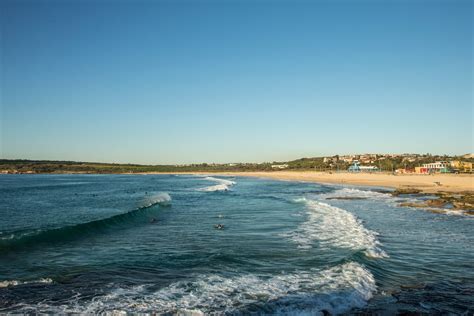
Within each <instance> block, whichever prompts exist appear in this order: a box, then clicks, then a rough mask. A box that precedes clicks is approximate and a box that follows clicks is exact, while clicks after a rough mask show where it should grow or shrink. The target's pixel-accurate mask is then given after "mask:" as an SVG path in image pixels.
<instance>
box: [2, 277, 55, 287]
mask: <svg viewBox="0 0 474 316" xmlns="http://www.w3.org/2000/svg"><path fill="white" fill-rule="evenodd" d="M51 283H53V280H51V279H50V278H44V279H39V280H32V281H17V280H11V281H8V280H6V281H0V288H5V287H11V286H17V285H22V284H51Z"/></svg>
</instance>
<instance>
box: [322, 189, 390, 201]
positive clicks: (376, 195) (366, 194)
mask: <svg viewBox="0 0 474 316" xmlns="http://www.w3.org/2000/svg"><path fill="white" fill-rule="evenodd" d="M319 197H320V198H323V199H328V198H329V199H331V198H363V199H372V200H386V199H392V198H393V196H392V195H391V194H389V193H381V192H375V191H370V190H359V189H355V188H342V189H339V190H335V191H333V192H329V193H324V194H320V195H319Z"/></svg>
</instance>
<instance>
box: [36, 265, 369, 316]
mask: <svg viewBox="0 0 474 316" xmlns="http://www.w3.org/2000/svg"><path fill="white" fill-rule="evenodd" d="M375 291H376V285H375V279H374V277H373V275H372V274H371V273H370V272H369V271H368V270H367V269H366V268H365V267H363V266H362V265H360V264H358V263H355V262H349V263H346V264H343V265H339V266H336V267H333V268H330V269H326V270H311V271H307V272H295V273H291V274H282V275H278V276H274V277H271V278H265V277H261V276H257V275H253V274H248V275H241V276H236V277H232V278H226V277H223V276H220V275H216V274H214V275H198V276H197V277H196V278H195V279H194V281H180V282H175V283H172V284H170V285H169V286H167V287H165V288H162V289H160V290H158V291H152V290H150V288H149V287H147V286H145V285H140V286H135V287H132V288H119V289H115V290H113V291H112V292H111V293H109V294H107V295H105V296H102V297H97V298H94V300H93V301H91V302H90V303H89V304H84V303H83V302H82V303H81V304H75V302H70V305H69V306H64V305H63V306H49V307H46V306H44V305H42V306H41V310H40V312H53V313H58V312H59V313H64V312H66V313H87V314H89V313H92V314H94V313H104V312H105V313H123V312H125V313H126V312H132V313H158V314H179V315H203V314H204V315H207V314H214V313H215V314H252V313H253V314H258V315H269V314H307V315H314V314H319V313H321V312H322V311H323V310H326V311H328V312H330V313H331V314H341V313H345V312H348V311H350V310H351V309H352V308H360V307H363V306H365V305H366V303H367V301H368V300H369V299H370V298H372V296H373V293H374V292H375Z"/></svg>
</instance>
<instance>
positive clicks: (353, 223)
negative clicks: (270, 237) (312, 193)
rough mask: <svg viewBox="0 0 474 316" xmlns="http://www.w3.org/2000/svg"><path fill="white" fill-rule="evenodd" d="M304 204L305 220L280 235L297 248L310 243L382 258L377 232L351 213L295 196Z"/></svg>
mask: <svg viewBox="0 0 474 316" xmlns="http://www.w3.org/2000/svg"><path fill="white" fill-rule="evenodd" d="M295 202H297V203H304V204H305V205H306V210H307V212H306V215H307V220H306V221H305V222H303V223H302V224H300V225H299V227H298V228H297V229H296V230H295V231H292V232H289V233H285V234H283V236H285V237H288V238H290V239H291V240H292V241H293V242H294V243H296V244H297V245H298V248H302V249H310V248H312V247H313V244H314V242H317V243H318V246H319V248H321V249H323V250H324V249H327V250H330V249H333V248H345V249H352V250H355V251H358V250H363V251H364V254H365V255H366V256H367V257H371V258H385V257H388V255H387V254H386V253H385V251H384V250H383V249H381V243H380V242H379V241H378V239H377V233H376V232H373V231H371V230H369V229H367V228H365V227H364V226H363V225H362V222H361V221H360V220H358V219H357V218H356V217H355V216H354V215H353V214H352V213H350V212H348V211H346V210H344V209H341V208H338V207H335V206H331V205H329V204H327V203H323V202H319V201H316V200H310V199H306V198H300V199H296V200H295Z"/></svg>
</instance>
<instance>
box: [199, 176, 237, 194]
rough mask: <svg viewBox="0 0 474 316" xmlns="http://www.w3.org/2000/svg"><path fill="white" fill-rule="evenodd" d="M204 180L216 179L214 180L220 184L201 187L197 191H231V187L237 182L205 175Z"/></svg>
mask: <svg viewBox="0 0 474 316" xmlns="http://www.w3.org/2000/svg"><path fill="white" fill-rule="evenodd" d="M204 180H208V181H214V182H217V183H218V184H216V185H211V186H208V187H204V188H199V189H197V191H204V192H215V191H229V190H230V187H232V186H233V185H234V184H235V182H234V181H230V180H226V179H220V178H214V177H205V178H204Z"/></svg>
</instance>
